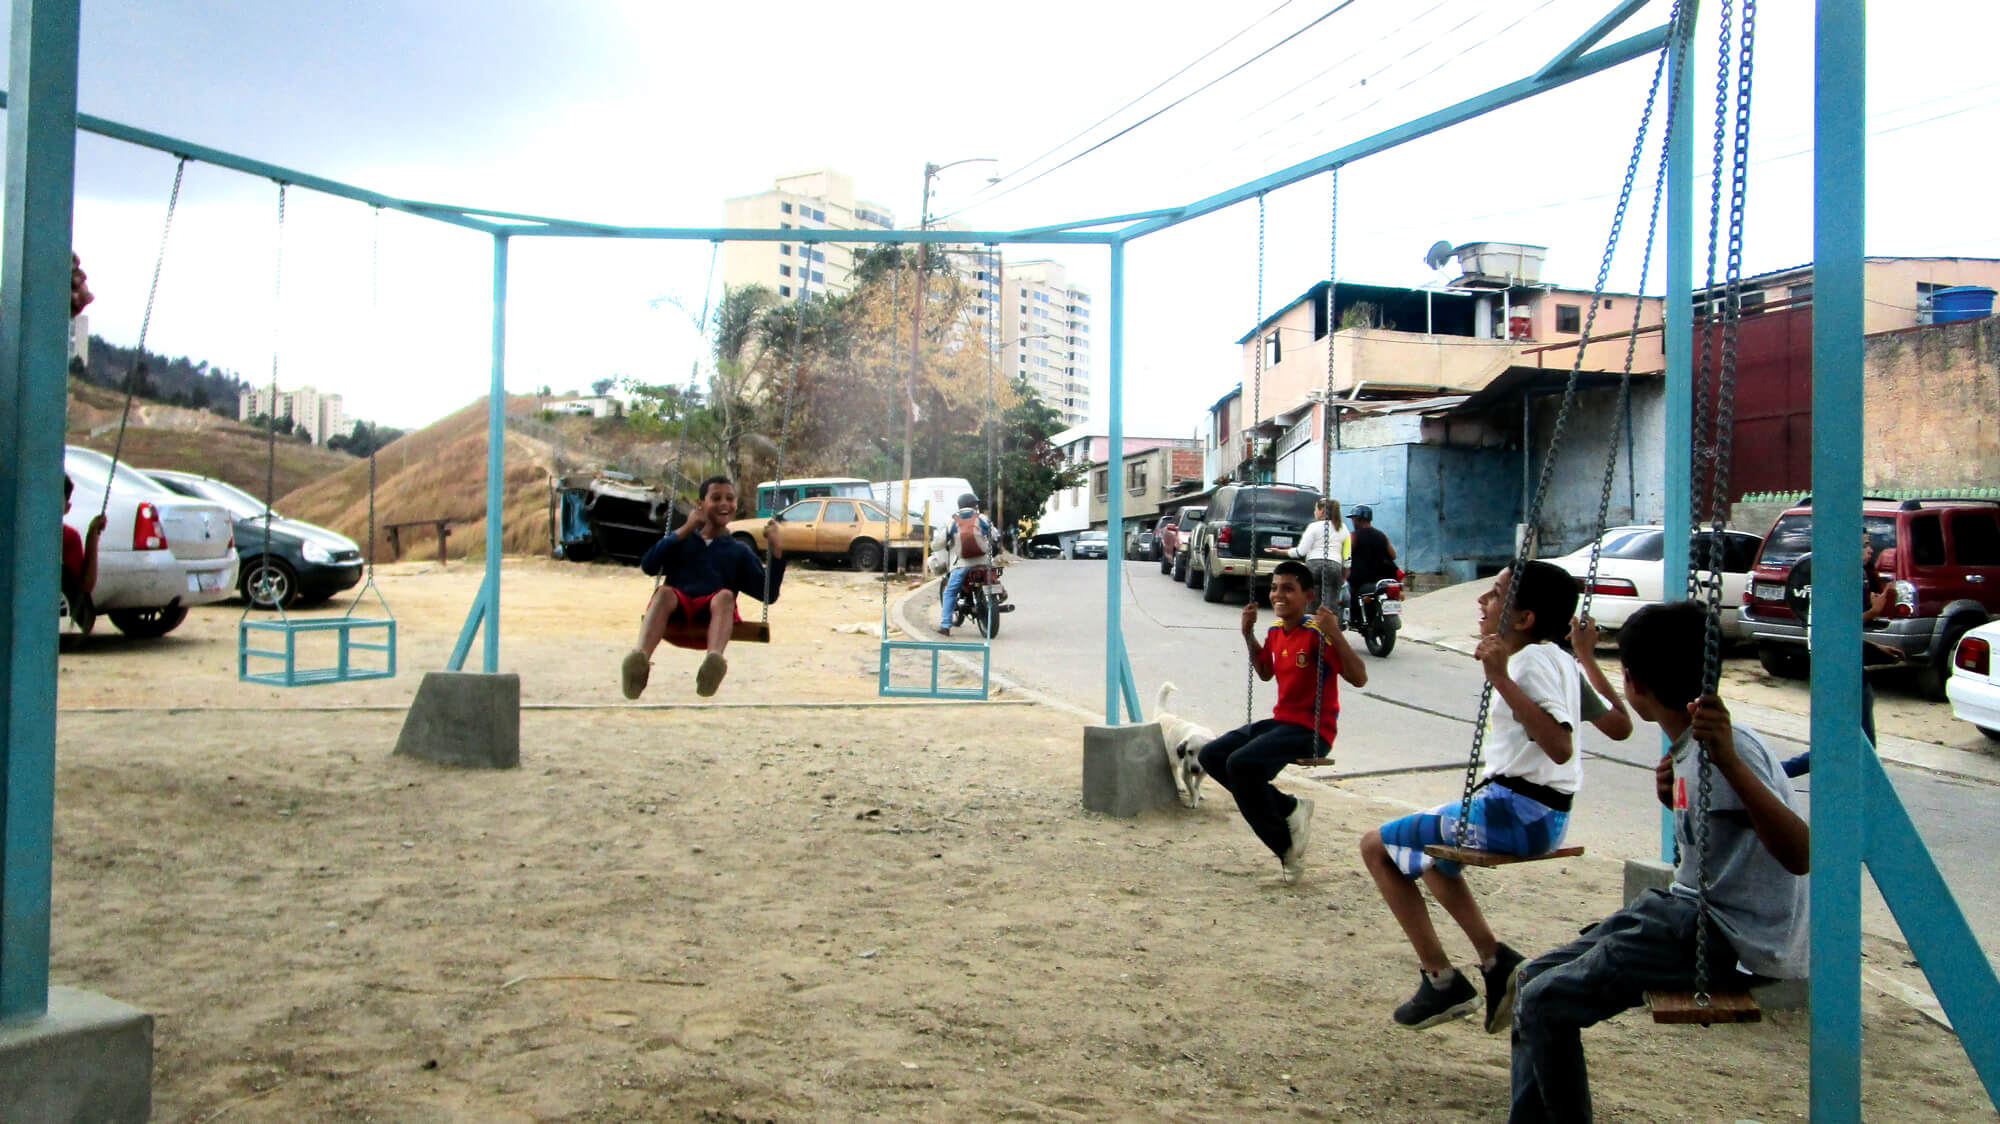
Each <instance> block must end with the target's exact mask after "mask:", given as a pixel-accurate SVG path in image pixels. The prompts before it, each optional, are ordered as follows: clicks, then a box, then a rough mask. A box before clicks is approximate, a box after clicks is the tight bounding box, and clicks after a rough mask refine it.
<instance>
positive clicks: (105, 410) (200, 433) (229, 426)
mask: <svg viewBox="0 0 2000 1124" xmlns="http://www.w3.org/2000/svg"><path fill="white" fill-rule="evenodd" d="M124 406H125V396H124V395H123V394H121V393H120V392H118V391H116V390H111V389H108V388H106V387H101V386H93V385H91V384H90V383H87V382H84V381H83V380H81V379H75V378H72V379H70V380H69V421H68V432H67V433H66V434H65V440H67V441H68V442H69V443H70V444H72V445H81V446H83V447H84V448H87V449H96V450H97V451H99V452H101V453H106V454H108V453H110V452H111V451H112V450H113V449H114V448H117V446H118V418H119V415H120V413H121V412H122V411H123V410H124ZM268 440H269V435H268V434H267V433H266V431H264V430H262V429H259V428H257V427H255V426H251V425H246V424H244V423H243V422H239V421H233V420H231V419H229V418H225V417H220V416H217V415H215V414H212V413H209V412H208V411H206V410H189V409H184V408H182V407H180V406H168V405H165V404H163V403H159V402H151V401H148V400H146V399H143V398H135V399H133V401H132V414H131V417H130V418H129V419H128V420H127V423H126V427H125V445H124V449H123V451H122V453H121V457H122V459H123V460H124V462H125V463H127V464H130V465H134V466H136V467H138V468H165V469H173V470H175V471H179V472H193V473H197V474H199V475H202V476H212V477H214V478H215V479H217V480H223V481H227V482H228V483H231V484H234V485H236V486H237V487H239V488H242V489H243V490H244V491H246V492H249V493H250V494H251V495H253V496H262V495H263V494H264V485H265V468H266V464H267V462H268V460H269V457H270V453H269V447H268V445H267V442H268ZM276 448H277V467H276V472H275V473H274V474H273V477H274V479H275V480H276V483H277V487H276V489H275V490H276V493H277V494H278V495H280V496H282V495H284V494H285V493H287V492H290V491H293V490H295V489H298V488H302V487H304V486H306V485H307V484H310V483H311V482H313V481H315V480H319V479H321V478H323V477H325V476H327V475H329V474H331V473H335V472H339V471H340V470H341V469H343V468H346V467H348V466H350V465H353V464H355V463H356V461H355V459H354V458H353V457H351V456H348V455H346V454H345V453H336V452H330V451H328V450H326V449H323V448H321V447H320V446H318V445H308V444H305V443H304V442H301V441H298V440H295V439H293V438H289V437H280V438H278V441H277V446H276ZM364 463H365V462H364Z"/></svg>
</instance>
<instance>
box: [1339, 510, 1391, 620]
mask: <svg viewBox="0 0 2000 1124" xmlns="http://www.w3.org/2000/svg"><path fill="white" fill-rule="evenodd" d="M1347 517H1348V519H1350V520H1352V521H1353V523H1354V534H1353V536H1352V537H1351V538H1350V539H1349V540H1348V544H1347V595H1348V603H1349V604H1352V605H1359V604H1360V603H1361V595H1362V594H1364V593H1367V592H1369V591H1371V590H1373V589H1374V588H1375V583H1376V582H1378V581H1381V580H1382V579H1383V578H1394V577H1400V576H1401V575H1402V571H1401V570H1400V569H1398V568H1397V566H1396V548H1395V547H1394V546H1391V545H1390V544H1389V536H1388V535H1385V534H1383V533H1382V532H1381V531H1379V530H1376V529H1375V510H1374V509H1373V508H1371V507H1369V506H1368V505H1367V504H1365V503H1363V504H1356V505H1355V506H1354V510H1353V511H1352V512H1350V513H1349V514H1348V516H1347Z"/></svg>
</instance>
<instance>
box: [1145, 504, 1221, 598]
mask: <svg viewBox="0 0 2000 1124" xmlns="http://www.w3.org/2000/svg"><path fill="white" fill-rule="evenodd" d="M1207 510H1208V509H1207V508H1205V507H1193V506H1189V507H1183V508H1181V509H1180V510H1178V511H1175V512H1174V513H1173V514H1171V515H1168V516H1166V517H1164V518H1162V519H1161V520H1160V525H1159V527H1158V528H1157V529H1156V534H1157V535H1158V536H1159V549H1160V572H1161V573H1163V574H1172V575H1173V576H1174V578H1175V580H1179V579H1180V577H1181V575H1182V574H1184V573H1186V569H1185V566H1186V563H1185V562H1179V561H1177V559H1176V558H1175V556H1176V555H1180V554H1181V552H1182V551H1183V550H1185V549H1186V548H1187V545H1188V539H1189V532H1191V531H1193V530H1194V527H1195V525H1196V524H1197V523H1200V522H1201V517H1202V514H1203V513H1204V512H1206V511H1207ZM1183 557H1185V556H1184V555H1183Z"/></svg>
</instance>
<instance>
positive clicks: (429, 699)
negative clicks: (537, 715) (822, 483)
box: [396, 671, 521, 769]
mask: <svg viewBox="0 0 2000 1124" xmlns="http://www.w3.org/2000/svg"><path fill="white" fill-rule="evenodd" d="M396 753H397V754H399V755H402V756H407V757H418V758H422V759H423V760H425V761H431V762H435V763H436V764H439V765H454V766H458V767H460V768H467V769H513V768H518V767H519V766H520V764H521V677H520V676H519V675H515V674H513V673H511V672H509V673H506V674H500V675H484V674H480V673H478V672H471V671H427V672H425V673H424V679H423V682H422V683H421V684H419V685H418V687H417V697H416V700H415V701H414V702H412V703H411V704H410V712H409V714H408V715H407V716H406V717H405V718H404V719H403V732H402V733H401V734H400V735H398V736H397V738H396Z"/></svg>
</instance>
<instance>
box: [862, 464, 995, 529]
mask: <svg viewBox="0 0 2000 1124" xmlns="http://www.w3.org/2000/svg"><path fill="white" fill-rule="evenodd" d="M868 490H869V491H870V492H871V493H873V495H874V497H875V502H877V503H879V504H881V505H882V506H883V507H886V508H888V509H889V513H890V514H891V515H898V516H900V515H902V514H903V482H902V481H901V480H879V481H876V482H875V483H873V484H870V485H868ZM967 492H971V493H972V494H973V495H975V496H976V495H978V494H979V492H978V490H977V489H975V488H974V487H973V486H972V481H970V480H967V479H966V478H965V477H963V476H925V477H920V478H918V479H914V480H911V481H910V511H909V519H910V521H911V522H921V521H922V520H923V518H924V505H926V504H929V505H930V518H931V522H932V523H936V522H937V521H938V520H940V519H944V518H946V517H947V516H949V515H950V514H951V513H952V512H954V511H957V510H958V497H960V496H962V495H964V494H966V493H967Z"/></svg>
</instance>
